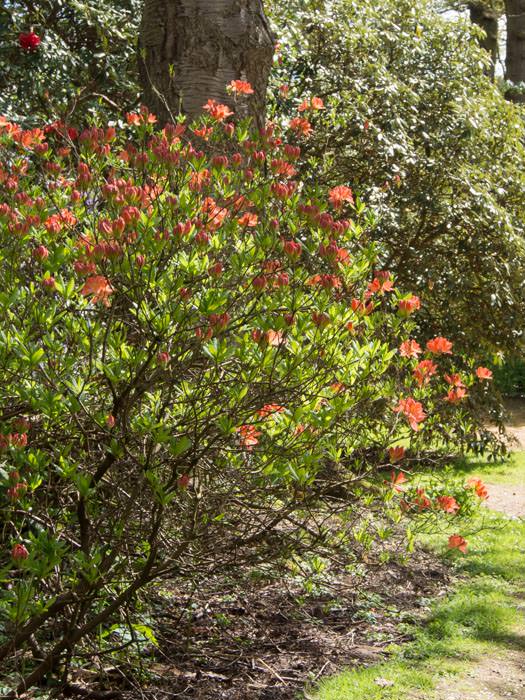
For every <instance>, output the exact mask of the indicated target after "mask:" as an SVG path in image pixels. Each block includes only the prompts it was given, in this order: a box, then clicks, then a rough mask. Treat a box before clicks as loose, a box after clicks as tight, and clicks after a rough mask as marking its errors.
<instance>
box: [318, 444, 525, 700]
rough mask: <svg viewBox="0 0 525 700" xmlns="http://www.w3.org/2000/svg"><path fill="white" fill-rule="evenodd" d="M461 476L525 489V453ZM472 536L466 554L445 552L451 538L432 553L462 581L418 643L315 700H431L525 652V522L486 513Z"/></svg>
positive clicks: (436, 542) (463, 467) (331, 683)
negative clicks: (471, 670)
mask: <svg viewBox="0 0 525 700" xmlns="http://www.w3.org/2000/svg"><path fill="white" fill-rule="evenodd" d="M457 473H458V474H459V475H460V476H461V475H465V476H473V475H476V476H480V477H482V478H483V479H485V480H487V481H488V482H492V483H496V482H497V483H507V484H509V485H511V484H524V483H525V453H524V452H522V453H516V454H515V455H513V456H512V458H511V460H509V461H508V462H506V463H504V464H487V463H486V462H481V461H478V460H473V461H471V462H466V461H465V462H464V463H460V464H458V466H457ZM479 525H480V527H483V528H484V529H482V530H481V531H479V532H478V533H477V534H475V535H471V536H470V537H469V551H468V553H467V554H466V555H461V554H459V553H453V554H451V553H449V552H446V551H445V547H444V544H443V534H442V533H440V534H439V536H436V537H434V538H429V537H426V538H425V546H428V547H429V548H431V549H433V550H435V551H438V552H440V553H442V554H443V556H446V557H450V558H451V560H452V562H453V566H454V568H455V570H456V571H457V573H458V575H459V577H460V579H459V582H458V584H457V585H456V586H455V588H454V590H453V591H452V592H451V593H450V594H449V595H448V596H447V597H446V598H444V599H441V600H439V601H436V602H434V604H433V605H432V610H431V613H430V615H429V617H428V619H427V622H426V624H425V625H423V626H418V627H415V628H413V629H412V630H411V632H412V634H413V635H414V641H413V642H411V643H409V644H407V645H404V646H400V647H396V648H394V649H392V657H391V659H390V660H389V661H387V662H385V663H383V664H379V665H374V666H370V667H368V668H359V669H356V670H349V671H347V672H344V673H341V674H340V675H338V676H334V677H333V678H329V679H327V680H325V681H323V682H322V683H321V684H320V686H319V687H318V688H317V689H315V690H312V689H310V690H309V691H307V693H306V695H305V697H306V698H311V699H312V700H362V699H363V698H367V700H400V699H401V698H403V699H404V698H408V699H411V698H413V699H414V700H415V699H419V698H424V699H425V700H428V699H429V698H432V696H433V689H434V687H435V685H436V683H437V681H438V680H439V679H440V678H441V677H443V676H448V675H451V676H454V675H456V674H458V673H460V672H461V671H462V670H464V669H465V668H466V667H467V666H468V665H469V664H470V663H472V662H475V661H476V659H480V658H482V657H483V655H486V654H492V655H496V654H498V653H501V652H502V651H504V650H506V649H515V650H516V649H518V650H522V651H523V652H524V653H525V614H524V608H525V521H524V520H517V519H509V518H506V517H505V516H504V515H500V514H497V513H492V512H485V510H484V509H483V513H481V514H480V516H479Z"/></svg>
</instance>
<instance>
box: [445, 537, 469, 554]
mask: <svg viewBox="0 0 525 700" xmlns="http://www.w3.org/2000/svg"><path fill="white" fill-rule="evenodd" d="M448 547H449V549H459V551H460V552H462V553H463V554H466V552H467V547H468V542H467V540H466V539H465V538H464V537H461V535H450V537H449V538H448Z"/></svg>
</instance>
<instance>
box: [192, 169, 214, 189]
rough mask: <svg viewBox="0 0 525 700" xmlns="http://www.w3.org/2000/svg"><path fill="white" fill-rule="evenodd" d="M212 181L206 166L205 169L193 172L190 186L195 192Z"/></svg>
mask: <svg viewBox="0 0 525 700" xmlns="http://www.w3.org/2000/svg"><path fill="white" fill-rule="evenodd" d="M209 181H210V171H209V170H208V169H207V168H205V169H204V170H198V171H196V172H194V173H192V174H191V177H190V182H189V188H190V190H192V191H193V192H200V191H201V190H202V188H203V187H204V185H207V184H208V182H209Z"/></svg>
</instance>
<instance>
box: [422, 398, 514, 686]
mask: <svg viewBox="0 0 525 700" xmlns="http://www.w3.org/2000/svg"><path fill="white" fill-rule="evenodd" d="M507 410H508V411H509V423H508V426H507V431H508V432H509V433H510V435H511V436H512V437H513V438H515V440H516V444H515V447H514V449H516V450H525V401H523V400H512V401H509V402H508V404H507ZM487 488H488V490H489V494H490V496H489V500H488V501H487V503H486V505H487V507H489V508H492V509H493V510H497V511H499V512H500V513H505V514H506V515H508V516H510V517H515V518H520V517H521V518H525V484H520V485H515V486H509V485H507V484H490V483H488V484H487ZM520 607H521V608H522V609H523V607H524V606H520ZM435 697H436V700H525V636H523V650H522V651H518V650H515V649H506V650H505V651H502V652H500V653H498V654H495V655H492V656H487V657H484V658H483V659H481V660H480V661H478V662H477V663H476V664H475V665H474V666H472V667H471V669H470V670H469V671H468V672H466V673H464V674H462V675H460V676H459V677H454V678H444V679H443V680H442V681H440V683H439V684H438V686H437V689H436V695H435Z"/></svg>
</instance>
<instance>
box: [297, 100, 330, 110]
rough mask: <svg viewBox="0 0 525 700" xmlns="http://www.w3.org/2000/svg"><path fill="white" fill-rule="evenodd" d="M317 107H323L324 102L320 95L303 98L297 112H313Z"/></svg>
mask: <svg viewBox="0 0 525 700" xmlns="http://www.w3.org/2000/svg"><path fill="white" fill-rule="evenodd" d="M319 109H324V102H323V100H322V99H321V98H320V97H312V99H311V100H304V101H303V102H302V103H301V104H300V105H299V112H306V111H307V110H311V111H312V112H314V111H316V110H319Z"/></svg>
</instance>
